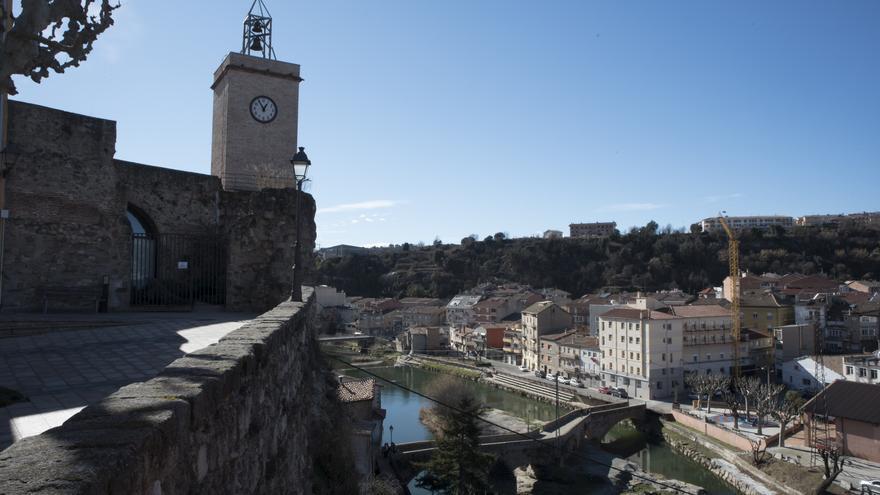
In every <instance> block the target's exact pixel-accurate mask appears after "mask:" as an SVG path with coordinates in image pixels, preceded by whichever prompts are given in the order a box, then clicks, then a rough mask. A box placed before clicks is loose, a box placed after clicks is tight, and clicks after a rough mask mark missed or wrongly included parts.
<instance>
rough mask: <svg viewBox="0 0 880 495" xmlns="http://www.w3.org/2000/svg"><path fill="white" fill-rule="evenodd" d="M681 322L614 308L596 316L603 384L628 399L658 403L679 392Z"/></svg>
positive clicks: (657, 314) (656, 313)
mask: <svg viewBox="0 0 880 495" xmlns="http://www.w3.org/2000/svg"><path fill="white" fill-rule="evenodd" d="M682 327H683V321H682V318H678V317H675V316H673V315H670V314H669V313H664V312H661V311H654V310H650V309H637V308H615V309H611V310H609V311H606V312H605V313H603V314H602V315H601V316H599V348H600V350H601V351H602V365H601V378H602V384H603V385H606V386H609V387H620V388H623V389H625V390H626V391H627V393H628V394H629V395H630V397H636V398H639V399H660V398H665V397H670V396H672V395H673V391H674V390H681V389H682V387H683V384H684V381H683V379H682V376H683V374H682V366H683V361H682V358H683V355H682V333H683V330H682Z"/></svg>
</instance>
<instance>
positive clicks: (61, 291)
mask: <svg viewBox="0 0 880 495" xmlns="http://www.w3.org/2000/svg"><path fill="white" fill-rule="evenodd" d="M40 293H41V294H42V296H43V313H44V314H45V313H48V312H49V301H50V300H54V301H56V302H58V301H59V300H63V301H71V300H74V299H75V300H77V301H81V302H86V301H88V303H89V306H90V307H94V310H95V313H97V312H99V311H100V308H101V293H102V290H101V287H98V286H80V287H46V288H44V289H43V290H42V291H40Z"/></svg>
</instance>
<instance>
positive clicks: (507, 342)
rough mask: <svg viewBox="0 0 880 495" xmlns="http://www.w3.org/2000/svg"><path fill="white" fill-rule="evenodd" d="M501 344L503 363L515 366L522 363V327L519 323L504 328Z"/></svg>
mask: <svg viewBox="0 0 880 495" xmlns="http://www.w3.org/2000/svg"><path fill="white" fill-rule="evenodd" d="M502 344H503V346H502V350H503V352H504V362H505V363H507V364H515V365H517V366H519V365H521V364H523V359H522V356H523V346H522V329H521V326H520V325H517V326H515V327H510V328H506V329H505V330H504V337H503V340H502Z"/></svg>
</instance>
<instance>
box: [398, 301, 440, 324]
mask: <svg viewBox="0 0 880 495" xmlns="http://www.w3.org/2000/svg"><path fill="white" fill-rule="evenodd" d="M400 314H401V318H402V322H403V328H410V327H417V326H418V327H432V326H439V325H442V324H443V323H444V321H446V308H444V307H443V306H439V307H438V306H405V307H403V309H401V310H400Z"/></svg>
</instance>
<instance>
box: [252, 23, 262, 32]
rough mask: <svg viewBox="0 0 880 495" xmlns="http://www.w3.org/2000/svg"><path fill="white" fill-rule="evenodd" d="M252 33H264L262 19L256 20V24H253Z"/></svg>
mask: <svg viewBox="0 0 880 495" xmlns="http://www.w3.org/2000/svg"><path fill="white" fill-rule="evenodd" d="M251 32H252V33H262V32H263V24H262V23H261V22H260V21H254V24H253V25H252V26H251Z"/></svg>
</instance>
